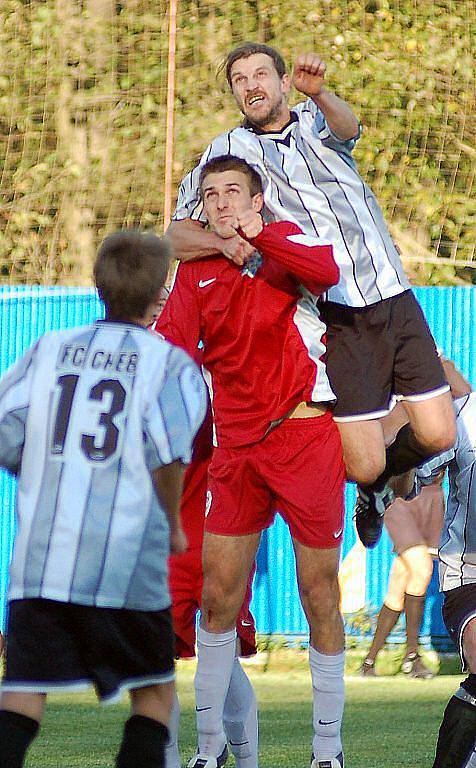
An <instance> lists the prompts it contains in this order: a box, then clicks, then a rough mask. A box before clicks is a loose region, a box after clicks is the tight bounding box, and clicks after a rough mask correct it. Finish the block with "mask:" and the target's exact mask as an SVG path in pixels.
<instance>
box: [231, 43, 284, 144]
mask: <svg viewBox="0 0 476 768" xmlns="http://www.w3.org/2000/svg"><path fill="white" fill-rule="evenodd" d="M230 79H231V89H232V91H233V96H234V97H235V100H236V103H237V104H238V106H239V108H240V110H241V111H242V112H243V114H244V115H245V117H247V118H248V120H249V121H250V123H252V124H253V125H256V126H257V127H258V128H261V129H262V130H273V129H274V130H279V129H280V128H282V127H283V126H284V125H285V124H286V123H287V121H288V120H289V107H288V103H287V95H288V93H289V89H290V86H291V83H290V79H289V75H284V76H283V77H282V78H280V77H279V75H278V73H277V72H276V68H275V66H274V63H273V60H272V58H271V57H270V56H268V55H267V54H266V53H254V54H253V55H252V56H248V58H246V59H238V61H235V62H234V64H233V65H232V67H231V71H230Z"/></svg>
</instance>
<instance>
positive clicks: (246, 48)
mask: <svg viewBox="0 0 476 768" xmlns="http://www.w3.org/2000/svg"><path fill="white" fill-rule="evenodd" d="M255 53H265V54H266V56H269V57H270V59H272V60H273V64H274V67H275V69H276V72H277V73H278V75H279V77H282V76H283V75H285V74H286V64H285V62H284V59H283V57H282V56H281V54H280V53H278V51H277V50H276V48H271V46H270V45H265V44H264V43H250V42H246V43H241V44H240V45H237V46H236V48H233V50H232V51H230V53H229V54H228V55H227V56H226V58H225V60H224V61H223V63H222V64H221V66H220V68H219V70H218V71H219V73H220V72H222V71H223V70H225V74H226V79H227V80H228V85H229V86H230V88H231V68H232V66H233V64H234V63H235V61H239V60H240V59H247V58H249V56H253V55H254V54H255Z"/></svg>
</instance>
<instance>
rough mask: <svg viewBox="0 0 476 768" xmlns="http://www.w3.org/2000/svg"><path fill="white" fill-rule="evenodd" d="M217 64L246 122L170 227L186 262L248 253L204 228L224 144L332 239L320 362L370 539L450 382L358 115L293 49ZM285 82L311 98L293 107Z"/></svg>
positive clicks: (219, 143)
mask: <svg viewBox="0 0 476 768" xmlns="http://www.w3.org/2000/svg"><path fill="white" fill-rule="evenodd" d="M225 69H226V76H227V79H228V83H229V85H230V88H231V90H232V93H233V96H234V98H235V100H236V102H237V104H238V107H239V108H240V110H241V112H242V113H243V115H244V117H245V121H244V123H243V124H242V125H241V126H240V127H238V128H235V129H233V130H231V131H227V132H226V133H224V134H222V135H221V136H219V137H218V138H216V139H215V140H214V141H212V143H211V144H210V145H209V147H208V148H207V149H206V150H205V152H204V154H203V156H202V159H201V161H200V163H199V165H198V166H197V167H196V168H195V169H194V170H193V171H192V172H191V173H190V174H189V175H188V176H187V177H186V178H185V179H184V181H183V182H182V185H181V187H180V192H179V198H178V202H177V208H176V212H175V216H174V219H175V221H173V222H172V224H171V226H170V228H169V230H168V235H169V237H170V239H171V240H172V242H173V244H174V246H175V250H176V255H177V256H178V258H180V259H181V260H183V261H188V260H191V259H197V258H203V257H205V256H209V255H212V254H216V253H221V254H224V255H225V256H226V257H227V258H230V259H232V260H235V261H236V262H238V263H242V262H243V261H244V260H245V259H247V258H249V255H250V252H251V249H250V247H249V244H248V243H246V241H244V240H243V238H241V237H240V236H239V235H236V236H235V237H234V238H222V237H221V236H220V235H218V234H217V233H216V232H210V231H207V230H206V229H203V225H204V216H203V201H202V200H201V198H200V193H199V177H200V171H201V168H202V167H203V164H204V163H206V162H207V161H208V160H209V159H210V158H212V157H214V156H216V155H222V154H227V153H231V154H234V155H238V156H239V157H243V158H245V159H246V160H247V161H248V162H249V163H250V164H251V165H252V166H253V167H254V168H255V169H256V170H257V171H258V172H259V173H260V174H261V176H262V178H263V181H264V200H265V204H266V209H267V214H268V215H269V217H270V219H271V220H278V221H279V220H282V219H286V220H292V221H294V222H296V223H297V224H298V225H299V227H300V228H301V230H302V231H303V232H304V233H306V234H308V235H313V236H317V235H319V236H322V237H325V238H326V239H327V240H328V241H329V242H331V243H332V245H333V248H334V255H335V259H336V262H337V264H338V266H339V269H340V280H339V282H338V283H337V285H335V286H333V287H332V288H330V289H329V290H328V291H327V292H326V294H325V299H326V301H325V302H322V304H321V314H322V316H323V319H324V320H325V321H326V323H327V326H328V332H327V357H326V362H327V369H328V374H329V379H330V382H331V385H332V387H333V389H334V391H335V393H336V395H337V404H336V407H335V410H334V418H335V419H336V421H338V423H339V428H340V432H341V438H342V442H343V447H344V459H345V463H346V468H347V474H348V477H349V478H350V479H353V480H355V481H356V482H358V483H359V501H358V504H357V508H356V513H357V518H356V522H357V529H358V531H359V535H360V537H361V539H362V541H363V542H364V544H366V545H367V546H375V544H376V543H377V541H378V539H379V537H380V533H381V530H382V523H383V513H384V510H385V507H386V506H388V504H389V503H390V502H391V500H392V498H393V494H392V491H391V490H390V488H389V487H388V485H387V480H388V479H389V478H390V477H391V476H392V475H399V474H401V473H403V472H405V471H407V470H408V469H411V468H413V467H415V466H417V465H418V464H419V463H421V462H422V461H423V460H424V459H425V458H426V457H428V456H430V455H432V454H435V453H438V452H440V451H442V450H445V449H447V448H449V447H450V446H451V445H452V444H453V442H454V439H455V435H456V432H455V425H454V413H453V409H452V405H451V397H450V395H449V392H448V386H447V383H446V381H445V377H444V375H443V371H442V368H441V365H440V362H439V360H438V356H437V353H436V349H435V345H434V342H433V339H432V337H431V334H430V332H429V329H428V326H427V324H426V321H425V319H424V317H423V314H422V312H421V310H420V307H419V306H418V303H417V302H416V300H415V298H414V296H413V294H412V292H411V290H410V286H409V283H408V280H407V278H406V276H405V273H404V271H403V268H402V265H401V263H400V258H399V254H398V251H397V248H396V247H395V245H394V243H393V241H392V239H391V237H390V234H389V232H388V229H387V226H386V224H385V221H384V219H383V216H382V213H381V210H380V208H379V205H378V203H377V201H376V199H375V197H374V195H373V193H372V191H371V190H370V189H369V187H368V186H367V185H366V184H365V182H364V181H363V180H362V178H361V177H360V175H359V173H358V171H357V169H356V166H355V163H354V161H353V159H352V150H353V147H354V145H355V143H356V141H357V139H358V137H359V133H360V129H359V125H358V121H357V119H356V117H355V116H354V114H353V112H352V110H351V109H350V107H349V106H348V105H347V104H346V103H345V102H343V101H342V100H341V99H340V98H339V97H337V96H336V95H335V94H333V93H331V92H330V91H329V90H328V89H327V88H326V87H325V64H324V62H323V61H321V59H320V57H318V56H317V55H315V54H304V55H300V56H298V57H297V59H296V62H295V65H294V71H293V76H292V79H291V78H290V77H289V75H288V74H287V73H286V69H285V64H284V61H283V59H282V57H281V56H280V54H279V53H278V52H277V51H276V50H275V49H273V48H271V47H269V46H266V45H261V44H256V43H244V44H243V45H241V46H238V48H236V49H234V50H233V51H231V52H230V53H229V54H228V56H227V58H226V61H225ZM291 84H293V85H294V87H295V88H296V89H297V90H298V91H299V92H300V93H302V94H304V96H306V97H308V98H307V99H306V100H305V101H303V102H301V103H299V104H297V105H296V106H295V107H293V109H292V110H290V109H289V106H288V102H287V98H288V94H289V91H290V88H291ZM394 395H395V396H398V397H400V398H401V399H402V400H403V401H404V404H405V407H406V410H407V412H408V417H409V424H408V425H407V426H405V427H404V428H403V429H402V430H401V431H400V432H399V434H398V436H397V439H396V441H395V442H394V443H393V445H392V446H390V447H389V448H388V449H387V450H386V449H385V442H384V435H383V429H382V426H381V424H380V422H379V418H380V417H381V416H383V415H385V414H386V413H388V411H389V409H390V408H391V407H392V403H393V397H394Z"/></svg>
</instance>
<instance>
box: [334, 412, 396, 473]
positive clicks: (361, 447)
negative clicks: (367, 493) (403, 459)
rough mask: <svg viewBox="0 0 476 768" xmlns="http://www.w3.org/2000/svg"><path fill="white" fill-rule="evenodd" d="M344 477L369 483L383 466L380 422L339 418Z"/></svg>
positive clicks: (382, 433)
mask: <svg viewBox="0 0 476 768" xmlns="http://www.w3.org/2000/svg"><path fill="white" fill-rule="evenodd" d="M337 426H338V428H339V432H340V439H341V441H342V449H343V452H344V464H345V469H346V473H347V479H348V480H352V481H353V482H355V483H359V484H360V485H370V483H373V482H374V480H376V479H377V477H378V476H379V475H380V474H381V473H382V472H383V470H384V469H385V441H384V431H383V427H382V423H381V422H380V421H379V420H378V419H372V420H370V419H369V420H367V421H339V422H337Z"/></svg>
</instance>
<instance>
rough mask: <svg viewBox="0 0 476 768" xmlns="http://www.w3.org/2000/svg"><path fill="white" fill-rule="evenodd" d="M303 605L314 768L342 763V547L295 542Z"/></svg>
mask: <svg viewBox="0 0 476 768" xmlns="http://www.w3.org/2000/svg"><path fill="white" fill-rule="evenodd" d="M294 551H295V553H296V565H297V576H298V584H299V594H300V596H301V602H302V606H303V609H304V612H305V614H306V617H307V620H308V622H309V628H310V635H311V638H310V648H309V662H310V667H311V676H312V687H313V725H314V738H313V745H312V746H313V758H314V759H313V762H312V768H319V767H320V765H321V761H322V765H330V766H331V767H332V768H338V766H340V765H342V764H343V757H342V742H341V735H340V732H341V724H342V716H343V712H344V641H345V639H344V625H343V621H342V615H341V613H340V608H339V603H340V591H339V582H338V579H337V572H338V568H339V554H340V548H338V547H336V548H335V549H312V548H310V547H306V546H304V545H303V544H300V543H299V542H297V541H294Z"/></svg>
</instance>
